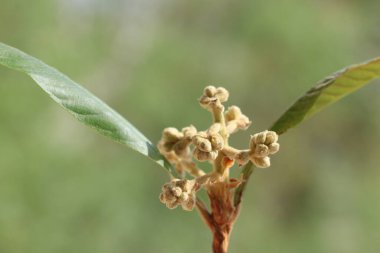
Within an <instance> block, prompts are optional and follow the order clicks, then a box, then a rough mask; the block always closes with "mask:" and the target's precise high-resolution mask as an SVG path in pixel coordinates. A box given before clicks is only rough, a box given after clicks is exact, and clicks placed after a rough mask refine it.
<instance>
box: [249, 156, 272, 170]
mask: <svg viewBox="0 0 380 253" xmlns="http://www.w3.org/2000/svg"><path fill="white" fill-rule="evenodd" d="M251 162H252V163H253V164H254V165H256V167H258V168H268V167H269V166H270V158H269V157H268V156H266V157H253V158H251Z"/></svg>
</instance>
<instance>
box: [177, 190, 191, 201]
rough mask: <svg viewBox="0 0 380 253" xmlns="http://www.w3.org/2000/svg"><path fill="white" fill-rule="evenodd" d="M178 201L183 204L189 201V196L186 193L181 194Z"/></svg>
mask: <svg viewBox="0 0 380 253" xmlns="http://www.w3.org/2000/svg"><path fill="white" fill-rule="evenodd" d="M179 199H180V201H181V202H185V201H187V200H188V199H189V194H188V193H187V192H184V193H182V194H181V196H180V197H179Z"/></svg>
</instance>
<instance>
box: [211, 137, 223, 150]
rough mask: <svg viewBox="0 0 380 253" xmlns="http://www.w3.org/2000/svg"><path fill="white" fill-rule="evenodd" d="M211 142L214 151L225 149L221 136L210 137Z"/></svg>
mask: <svg viewBox="0 0 380 253" xmlns="http://www.w3.org/2000/svg"><path fill="white" fill-rule="evenodd" d="M210 141H211V145H212V149H213V150H221V149H223V147H224V140H223V137H222V136H220V134H213V135H211V136H210Z"/></svg>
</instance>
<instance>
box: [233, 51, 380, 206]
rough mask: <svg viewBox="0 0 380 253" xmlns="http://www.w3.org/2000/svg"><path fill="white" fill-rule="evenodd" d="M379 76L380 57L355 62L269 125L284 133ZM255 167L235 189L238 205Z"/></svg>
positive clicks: (245, 171)
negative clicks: (355, 63)
mask: <svg viewBox="0 0 380 253" xmlns="http://www.w3.org/2000/svg"><path fill="white" fill-rule="evenodd" d="M379 77H380V58H375V59H372V60H370V61H368V62H365V63H361V64H357V65H352V66H349V67H347V68H345V69H342V70H340V71H338V72H336V73H334V74H332V75H330V76H328V77H326V78H325V79H323V80H322V81H321V82H319V83H318V84H317V85H316V86H314V87H313V88H311V89H310V90H309V91H308V92H306V94H305V95H303V96H302V97H301V98H299V99H298V100H297V101H296V102H295V103H294V104H293V105H292V106H291V107H290V108H289V109H288V110H287V111H286V112H285V113H284V114H283V115H282V116H281V117H280V118H279V119H278V120H277V121H276V122H275V123H274V124H273V126H272V127H271V128H270V130H272V131H275V132H277V133H278V134H283V133H285V132H286V131H287V130H288V129H289V128H292V127H294V126H296V125H298V124H299V123H301V122H302V121H303V120H304V119H307V118H309V117H311V116H312V115H314V114H315V113H317V112H318V111H320V110H322V109H323V108H325V107H326V106H328V105H331V104H333V103H335V102H336V101H338V100H339V99H341V98H343V97H344V96H347V95H348V94H351V93H352V92H354V91H356V90H358V89H359V88H361V87H363V86H364V85H366V84H368V83H369V82H370V81H372V80H374V79H376V78H379ZM253 169H254V167H253V166H252V163H251V162H249V163H248V164H247V165H246V166H245V167H244V169H243V170H242V176H243V179H244V180H243V182H242V184H241V185H240V186H239V187H238V188H237V189H236V190H235V197H234V202H235V206H239V204H240V202H241V199H242V196H243V193H244V190H245V187H246V185H247V183H248V180H249V178H250V176H251V174H252V172H253Z"/></svg>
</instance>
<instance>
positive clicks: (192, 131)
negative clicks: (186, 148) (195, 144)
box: [182, 125, 197, 140]
mask: <svg viewBox="0 0 380 253" xmlns="http://www.w3.org/2000/svg"><path fill="white" fill-rule="evenodd" d="M182 133H183V136H184V137H185V138H186V139H188V140H191V139H192V138H193V137H194V135H196V134H197V129H196V128H195V127H194V126H193V125H190V126H188V127H185V128H182Z"/></svg>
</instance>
